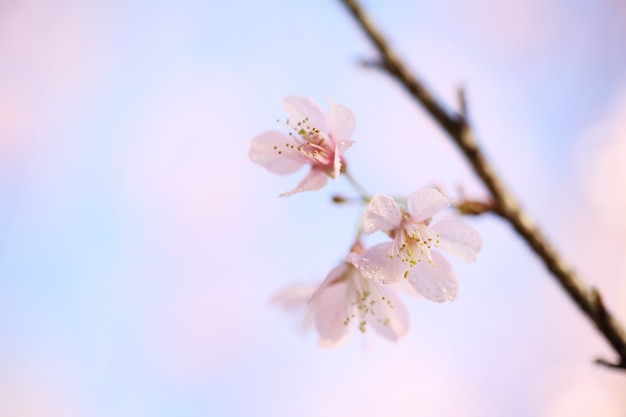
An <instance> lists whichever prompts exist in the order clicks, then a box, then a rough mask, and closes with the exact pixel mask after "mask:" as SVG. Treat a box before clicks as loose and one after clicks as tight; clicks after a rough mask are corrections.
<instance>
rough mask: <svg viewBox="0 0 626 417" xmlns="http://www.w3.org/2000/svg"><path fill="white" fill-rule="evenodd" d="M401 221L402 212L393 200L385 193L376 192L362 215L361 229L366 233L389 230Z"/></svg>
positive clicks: (395, 227)
mask: <svg viewBox="0 0 626 417" xmlns="http://www.w3.org/2000/svg"><path fill="white" fill-rule="evenodd" d="M401 221H402V213H400V207H398V204H397V203H396V202H395V200H394V199H393V198H391V197H390V196H388V195H387V194H376V195H375V196H374V197H372V200H371V201H370V203H369V205H368V206H367V210H366V211H365V214H364V215H363V230H364V231H365V233H367V234H368V235H369V234H372V233H374V232H378V231H390V230H394V229H397V228H398V227H399V226H400V222H401Z"/></svg>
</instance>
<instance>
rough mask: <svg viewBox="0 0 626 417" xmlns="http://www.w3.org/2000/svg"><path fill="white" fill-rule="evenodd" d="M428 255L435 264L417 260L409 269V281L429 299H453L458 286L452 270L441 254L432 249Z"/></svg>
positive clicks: (440, 300) (439, 300)
mask: <svg viewBox="0 0 626 417" xmlns="http://www.w3.org/2000/svg"><path fill="white" fill-rule="evenodd" d="M430 255H431V256H432V258H433V260H434V261H435V266H433V265H431V264H430V263H428V262H418V263H417V264H416V265H415V266H414V267H413V268H411V269H410V270H409V281H410V282H411V284H413V286H414V287H415V289H416V290H417V292H419V293H420V294H422V295H423V296H424V297H425V298H428V299H429V300H431V301H436V302H438V303H442V302H444V301H454V300H455V299H456V295H457V291H458V286H459V284H458V280H457V279H456V275H454V271H452V268H451V267H450V264H449V263H448V261H447V260H446V258H444V257H443V256H442V255H441V254H439V253H437V252H436V251H432V252H430Z"/></svg>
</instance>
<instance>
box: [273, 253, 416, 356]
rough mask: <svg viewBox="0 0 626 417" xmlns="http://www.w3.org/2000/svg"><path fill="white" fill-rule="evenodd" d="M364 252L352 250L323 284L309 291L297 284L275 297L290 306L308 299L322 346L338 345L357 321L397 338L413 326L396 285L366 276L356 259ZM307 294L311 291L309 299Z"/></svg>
mask: <svg viewBox="0 0 626 417" xmlns="http://www.w3.org/2000/svg"><path fill="white" fill-rule="evenodd" d="M359 260H360V256H359V255H357V254H355V253H351V254H350V255H348V256H347V257H346V262H345V263H343V264H341V265H339V266H337V267H335V268H333V269H332V270H331V271H330V272H329V273H328V276H326V279H325V280H324V281H323V282H322V283H321V284H320V286H319V287H318V288H317V289H316V290H315V291H313V290H312V289H310V290H309V293H308V294H307V290H306V287H303V286H302V285H297V286H293V287H290V288H287V289H285V290H283V291H282V292H281V293H279V294H277V295H276V296H275V297H274V298H273V301H274V302H276V303H278V304H280V305H282V306H283V307H284V308H286V309H288V310H292V309H294V307H295V306H296V305H298V304H300V305H303V304H304V303H305V301H304V300H305V299H306V300H307V301H306V305H307V308H308V319H309V320H312V321H313V322H314V323H315V327H316V329H317V332H318V334H319V343H320V344H321V345H322V346H327V347H330V346H336V345H338V344H339V343H341V342H343V341H344V340H345V338H346V336H347V335H348V329H349V327H350V326H351V325H353V324H354V323H356V324H357V326H358V328H359V330H360V331H361V332H364V333H365V332H366V331H367V328H368V327H371V328H373V329H374V331H376V332H377V333H378V334H380V335H381V336H383V337H385V338H387V339H389V340H392V341H394V342H395V341H397V340H398V339H399V338H400V337H402V336H404V335H405V334H406V333H407V331H408V328H409V315H408V312H407V310H406V307H405V306H404V304H403V302H402V300H401V299H400V297H399V296H398V295H397V293H396V291H395V290H394V288H393V287H394V286H392V285H385V284H382V283H379V282H375V281H372V280H368V279H365V278H364V277H363V275H361V273H360V272H359V270H358V269H356V268H355V267H354V265H353V263H352V262H358V261H359ZM307 295H310V297H308V299H307Z"/></svg>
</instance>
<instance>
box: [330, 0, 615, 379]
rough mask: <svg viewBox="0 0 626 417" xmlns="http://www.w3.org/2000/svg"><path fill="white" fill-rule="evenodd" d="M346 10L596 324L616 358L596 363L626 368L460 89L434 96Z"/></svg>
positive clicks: (610, 330) (605, 325) (608, 328)
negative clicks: (487, 146) (485, 141)
mask: <svg viewBox="0 0 626 417" xmlns="http://www.w3.org/2000/svg"><path fill="white" fill-rule="evenodd" d="M340 1H341V2H342V3H343V4H344V5H345V6H346V7H347V9H348V10H349V11H350V13H351V14H352V16H353V17H354V18H355V20H356V22H357V23H358V24H359V26H360V27H361V29H363V31H364V32H365V34H366V35H367V37H368V38H369V40H370V41H371V42H372V43H373V44H374V45H375V47H376V49H377V50H378V52H379V54H380V57H379V60H380V67H381V68H382V69H383V70H385V71H386V72H387V73H388V74H389V75H391V76H392V77H393V78H395V79H396V81H398V82H399V83H400V84H401V85H402V86H403V87H404V88H405V89H406V90H407V91H408V93H409V94H410V95H411V96H412V97H413V98H414V99H415V100H416V101H417V102H418V103H419V104H421V105H422V107H424V108H425V109H426V111H427V112H428V113H429V114H430V115H431V116H432V117H433V118H434V119H435V120H436V121H437V122H438V124H439V125H440V126H441V128H442V129H443V130H445V131H446V133H447V134H448V136H449V137H450V138H451V139H452V141H453V142H454V143H456V144H457V146H458V147H459V150H460V151H461V152H462V153H463V155H465V157H466V159H467V161H468V162H469V163H470V165H471V166H472V168H473V169H474V171H475V173H476V174H477V175H478V177H479V178H480V179H481V180H482V182H483V183H484V185H485V186H486V187H487V189H488V190H489V192H490V193H491V198H492V201H493V211H494V212H495V213H497V214H499V215H500V216H501V217H502V218H503V219H504V220H506V221H507V222H508V223H509V224H511V226H513V228H514V229H515V231H516V232H517V233H518V234H519V235H520V236H521V237H522V239H523V240H524V241H525V242H526V243H527V244H528V246H530V248H531V249H532V250H533V251H534V252H535V253H536V254H537V256H539V258H540V259H541V260H542V261H543V263H544V265H545V266H546V268H547V269H548V270H549V271H550V272H551V273H552V275H553V276H554V277H555V278H556V280H557V281H558V283H559V284H560V285H561V287H562V288H563V289H564V290H565V292H566V293H567V295H568V296H569V297H570V298H571V299H572V301H573V302H575V303H576V304H577V305H578V306H579V307H580V309H581V310H582V311H583V313H584V314H585V315H586V316H587V317H588V318H589V319H590V320H591V321H592V322H593V323H594V324H595V326H596V328H597V329H598V331H599V332H600V333H602V335H604V337H605V339H606V340H607V341H608V342H609V344H610V345H611V346H612V347H613V349H614V350H615V353H616V354H617V355H618V357H619V362H618V363H616V364H612V363H610V362H608V361H605V360H598V361H597V363H602V364H605V365H610V366H612V367H617V368H622V369H626V335H625V333H624V330H623V327H622V326H621V324H620V323H619V322H618V320H617V319H616V318H615V317H614V316H613V315H612V314H611V313H610V312H609V311H608V310H607V309H606V308H605V306H604V303H603V301H602V297H601V296H600V293H599V292H598V291H597V290H596V289H595V288H590V287H588V286H587V285H586V284H585V283H584V282H583V280H582V279H581V278H580V277H579V276H578V275H577V274H576V272H575V271H574V270H573V269H572V268H571V267H570V266H569V265H568V264H567V263H566V262H565V260H564V259H563V258H562V257H561V256H560V255H559V254H558V253H557V251H556V250H555V249H554V247H553V246H552V245H551V244H550V243H549V242H548V240H547V239H546V238H545V236H544V235H543V233H542V232H541V230H540V229H539V228H538V227H537V225H536V224H535V223H534V222H533V220H532V219H531V218H530V216H529V215H528V214H527V213H526V212H525V211H524V210H523V209H522V208H521V206H520V204H519V203H518V202H517V201H516V200H515V198H514V197H513V196H512V194H511V193H510V192H509V191H508V189H507V188H506V187H505V186H504V184H503V182H502V181H501V180H500V178H499V176H498V175H497V174H496V172H495V170H494V169H493V167H492V165H491V163H490V162H489V161H488V160H487V158H486V157H485V155H484V154H483V152H482V150H481V149H480V148H479V146H478V144H477V143H476V140H475V139H474V135H473V133H472V130H471V127H470V125H469V122H468V120H467V118H466V114H465V113H466V104H465V97H464V94H462V93H461V95H460V102H461V113H457V112H454V111H452V110H449V109H447V108H446V107H445V106H444V105H443V104H441V102H440V101H438V100H437V99H436V98H435V97H434V96H433V94H432V93H431V92H430V91H429V90H428V88H427V87H426V86H425V85H424V84H423V83H422V82H421V81H420V80H419V79H418V78H417V77H416V76H415V75H413V74H412V73H411V72H410V71H409V70H408V69H407V67H406V66H405V65H404V64H403V62H402V61H401V60H400V59H399V58H398V56H397V55H396V53H395V51H394V50H393V49H392V48H391V47H390V46H389V44H388V43H387V41H386V40H385V38H384V37H383V36H382V35H381V34H380V32H379V31H378V30H377V29H376V27H375V26H374V25H373V24H372V22H371V21H370V19H369V18H368V17H367V16H366V14H365V13H364V11H363V9H362V8H361V6H360V5H359V3H358V1H357V0H340Z"/></svg>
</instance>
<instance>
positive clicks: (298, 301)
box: [270, 284, 315, 310]
mask: <svg viewBox="0 0 626 417" xmlns="http://www.w3.org/2000/svg"><path fill="white" fill-rule="evenodd" d="M314 292H315V287H313V286H311V285H306V284H294V285H291V286H289V287H287V288H284V289H283V290H281V291H279V292H278V293H276V294H275V295H274V296H273V297H272V298H270V303H272V304H278V305H279V306H281V307H282V308H284V309H285V310H297V309H299V308H301V307H306V306H307V305H308V304H309V300H310V299H311V296H312V295H313V293H314Z"/></svg>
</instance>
